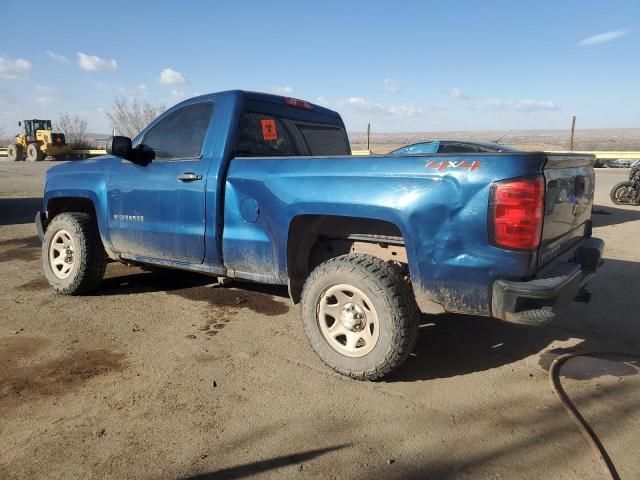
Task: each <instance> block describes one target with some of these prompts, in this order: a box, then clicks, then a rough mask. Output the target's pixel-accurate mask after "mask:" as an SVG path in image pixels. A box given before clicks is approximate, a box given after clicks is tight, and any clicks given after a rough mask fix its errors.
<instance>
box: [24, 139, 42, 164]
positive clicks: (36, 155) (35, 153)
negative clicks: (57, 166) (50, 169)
mask: <svg viewBox="0 0 640 480" xmlns="http://www.w3.org/2000/svg"><path fill="white" fill-rule="evenodd" d="M43 158H44V154H43V153H42V150H40V146H39V145H38V144H37V143H30V144H29V145H28V146H27V160H29V161H31V162H40V161H42V159H43Z"/></svg>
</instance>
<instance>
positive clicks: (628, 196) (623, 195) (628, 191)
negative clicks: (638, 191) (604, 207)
mask: <svg viewBox="0 0 640 480" xmlns="http://www.w3.org/2000/svg"><path fill="white" fill-rule="evenodd" d="M610 196H611V201H612V202H613V203H615V204H616V205H633V204H634V201H635V191H634V189H633V187H632V186H631V182H629V181H627V182H620V183H618V184H617V185H616V186H615V187H613V188H612V189H611V194H610Z"/></svg>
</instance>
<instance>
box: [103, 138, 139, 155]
mask: <svg viewBox="0 0 640 480" xmlns="http://www.w3.org/2000/svg"><path fill="white" fill-rule="evenodd" d="M132 152H133V149H132V148H131V139H130V138H129V137H118V136H115V137H111V138H110V139H109V140H107V153H108V154H109V155H115V156H116V157H120V158H126V159H127V160H130V159H131V157H132Z"/></svg>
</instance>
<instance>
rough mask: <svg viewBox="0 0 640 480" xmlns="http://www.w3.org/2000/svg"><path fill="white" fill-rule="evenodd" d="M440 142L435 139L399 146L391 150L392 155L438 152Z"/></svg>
mask: <svg viewBox="0 0 640 480" xmlns="http://www.w3.org/2000/svg"><path fill="white" fill-rule="evenodd" d="M439 146H440V142H439V141H438V140H435V141H433V142H423V143H415V144H413V145H407V146H406V147H402V148H398V149H397V150H394V151H392V152H390V155H412V154H421V153H437V151H438V147H439Z"/></svg>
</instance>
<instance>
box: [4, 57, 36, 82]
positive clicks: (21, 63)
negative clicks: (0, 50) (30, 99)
mask: <svg viewBox="0 0 640 480" xmlns="http://www.w3.org/2000/svg"><path fill="white" fill-rule="evenodd" d="M30 70H31V63H30V62H28V61H26V60H25V59H24V58H16V59H13V58H10V57H0V78H27V77H29V71H30Z"/></svg>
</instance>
